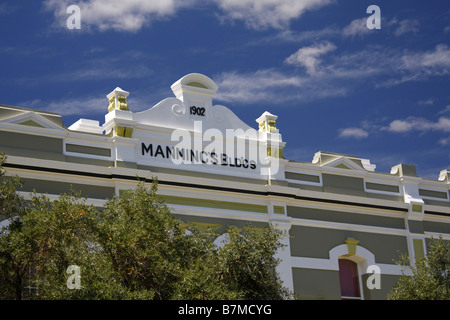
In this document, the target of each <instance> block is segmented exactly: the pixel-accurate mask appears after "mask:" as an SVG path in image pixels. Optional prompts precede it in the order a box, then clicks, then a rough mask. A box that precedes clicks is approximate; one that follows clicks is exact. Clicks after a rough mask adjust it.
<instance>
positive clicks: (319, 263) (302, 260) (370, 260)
mask: <svg viewBox="0 0 450 320" xmlns="http://www.w3.org/2000/svg"><path fill="white" fill-rule="evenodd" d="M345 254H348V247H347V245H346V244H341V245H338V246H336V247H334V248H333V249H331V250H330V251H329V258H328V259H325V258H306V257H295V256H292V257H291V265H292V268H303V269H315V270H327V271H339V262H338V259H339V257H340V256H342V255H345ZM356 255H357V256H359V257H362V258H364V259H366V262H365V263H364V265H366V266H365V268H366V269H367V267H368V266H370V265H377V266H378V267H380V270H381V274H384V275H396V276H398V275H402V268H401V267H400V266H398V265H396V264H386V263H376V261H375V255H374V254H373V253H372V252H370V251H369V250H367V249H365V248H363V247H361V246H359V245H358V246H356ZM355 258H356V259H358V257H354V259H355ZM350 260H352V259H350ZM355 262H356V261H355ZM359 262H362V260H359ZM364 271H365V270H364ZM364 273H366V272H364Z"/></svg>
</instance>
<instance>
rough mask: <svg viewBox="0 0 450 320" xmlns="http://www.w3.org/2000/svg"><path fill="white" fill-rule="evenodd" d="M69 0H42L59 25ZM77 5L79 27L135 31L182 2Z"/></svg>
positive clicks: (88, 0)
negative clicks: (79, 15) (79, 16)
mask: <svg viewBox="0 0 450 320" xmlns="http://www.w3.org/2000/svg"><path fill="white" fill-rule="evenodd" d="M71 4H74V3H73V1H70V0H46V1H45V7H46V9H48V10H52V11H54V13H55V16H56V17H57V20H58V23H59V24H60V25H64V26H65V25H66V20H67V18H68V17H69V15H68V14H67V12H66V10H67V7H68V6H69V5H71ZM76 5H78V6H79V7H80V9H81V24H82V25H81V28H82V29H83V27H85V26H95V27H97V28H98V29H99V30H100V31H104V30H109V29H113V30H116V31H131V32H133V31H137V30H139V29H141V28H142V27H143V26H145V25H147V24H149V23H150V22H151V21H152V20H153V19H157V18H164V17H168V16H171V15H173V14H174V13H175V12H176V10H177V9H178V7H180V6H181V5H182V1H181V0H127V1H123V0H84V1H80V2H78V3H76Z"/></svg>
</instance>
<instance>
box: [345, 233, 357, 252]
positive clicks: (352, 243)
mask: <svg viewBox="0 0 450 320" xmlns="http://www.w3.org/2000/svg"><path fill="white" fill-rule="evenodd" d="M344 242H345V243H346V244H347V247H348V255H349V256H352V255H355V254H356V246H357V245H358V243H359V240H356V239H355V238H351V237H349V238H347V239H346V240H345V241H344Z"/></svg>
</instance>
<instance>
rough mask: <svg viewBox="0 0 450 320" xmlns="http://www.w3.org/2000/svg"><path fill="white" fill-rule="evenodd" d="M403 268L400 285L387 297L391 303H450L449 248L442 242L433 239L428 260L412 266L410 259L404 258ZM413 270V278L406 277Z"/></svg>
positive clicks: (402, 256) (404, 256)
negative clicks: (408, 301) (392, 301)
mask: <svg viewBox="0 0 450 320" xmlns="http://www.w3.org/2000/svg"><path fill="white" fill-rule="evenodd" d="M398 264H399V265H400V266H402V268H403V270H404V271H403V274H402V275H401V276H400V279H399V281H398V282H397V284H396V285H395V286H394V287H393V288H392V290H391V292H390V293H389V295H388V299H389V300H450V273H449V272H450V244H449V243H448V242H445V241H444V240H443V239H442V238H440V239H432V240H431V241H430V242H429V245H428V248H427V257H426V258H423V259H420V260H419V261H416V264H415V265H414V266H410V265H409V264H410V263H409V258H408V256H406V255H404V254H403V255H401V257H400V261H399V262H398ZM405 270H410V271H411V275H406V272H405Z"/></svg>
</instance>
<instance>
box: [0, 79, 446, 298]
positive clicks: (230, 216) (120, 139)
mask: <svg viewBox="0 0 450 320" xmlns="http://www.w3.org/2000/svg"><path fill="white" fill-rule="evenodd" d="M171 88H172V91H173V93H174V95H175V96H174V97H170V98H167V99H164V100H162V101H161V102H159V103H158V104H156V105H155V106H154V107H152V108H150V109H148V110H145V111H142V112H133V111H132V110H130V107H129V106H128V102H127V97H128V95H129V93H128V92H126V91H124V90H122V89H120V88H116V89H115V90H113V91H112V92H111V93H110V94H108V95H107V101H105V113H106V115H105V122H104V124H102V125H100V123H99V122H98V121H93V120H88V119H80V120H79V121H77V122H76V123H74V124H73V125H71V126H70V127H69V128H66V127H65V126H64V125H63V122H62V118H61V116H60V115H58V114H55V113H50V112H44V111H38V110H30V109H24V108H17V107H10V106H4V105H0V151H1V152H4V153H6V155H7V156H8V161H7V163H6V164H5V167H6V169H7V172H8V175H18V176H20V177H21V178H22V179H23V181H24V182H25V184H24V189H23V191H21V192H22V193H23V194H24V196H25V197H27V196H28V194H29V192H31V191H33V190H36V191H37V192H38V193H44V194H48V196H49V197H50V198H52V197H54V198H56V197H57V196H58V195H59V194H60V193H64V192H69V191H70V188H71V187H73V188H75V189H78V190H81V191H82V192H83V195H85V196H87V197H88V199H89V202H91V203H93V204H95V205H97V206H102V205H103V204H104V202H105V199H107V198H110V197H112V196H113V195H114V194H118V193H119V192H120V190H126V189H130V188H134V187H135V185H136V177H139V178H140V179H141V180H145V181H149V182H150V181H152V179H153V178H154V177H157V178H158V181H159V191H158V192H159V194H160V195H161V196H163V197H164V198H165V200H166V202H167V203H168V204H169V206H170V207H171V208H172V210H173V213H174V215H175V216H177V217H179V218H180V219H182V220H184V221H186V222H188V221H189V222H198V223H206V224H211V225H214V226H216V227H217V228H218V229H219V230H220V231H221V233H222V234H223V235H222V236H221V237H220V239H217V243H218V245H220V243H221V241H222V240H224V239H226V229H227V226H230V225H235V226H238V227H244V226H245V225H246V223H247V222H250V223H251V224H252V226H254V227H262V226H265V225H267V224H269V223H271V224H273V225H275V226H276V227H277V228H279V229H281V230H282V231H283V232H284V234H285V235H286V236H285V237H284V238H283V241H284V243H285V245H286V247H285V248H284V249H283V250H280V252H279V253H278V256H279V258H280V259H281V263H280V266H279V273H280V276H281V278H282V279H283V281H284V284H285V286H286V287H287V288H289V289H291V290H292V291H294V293H295V294H296V296H297V297H298V298H300V299H341V298H348V299H385V298H386V295H387V293H388V292H389V291H390V289H391V287H392V285H394V284H395V283H396V281H397V280H398V277H399V275H400V274H401V270H400V268H399V267H398V266H397V265H396V264H395V263H394V260H398V258H399V251H402V252H405V253H407V254H409V256H410V257H411V258H412V261H415V259H417V258H420V257H423V256H424V255H426V242H427V241H429V240H430V239H431V238H432V237H434V238H437V237H439V236H442V237H443V238H444V239H446V240H450V200H449V196H450V192H449V191H450V171H449V170H443V171H441V172H440V175H439V178H438V179H437V180H430V179H424V178H420V177H417V174H416V168H415V167H414V166H411V165H405V164H399V165H396V166H394V167H393V168H392V170H391V172H390V173H382V172H376V171H375V165H373V164H371V163H370V161H369V160H366V159H360V158H359V157H357V156H351V155H344V154H336V153H329V152H317V153H316V154H315V155H314V157H313V160H312V162H311V163H308V162H300V161H295V160H289V159H285V158H284V157H283V149H284V148H285V147H286V146H285V143H284V142H283V139H282V136H281V134H280V130H279V129H278V128H277V127H276V120H277V117H276V116H274V115H272V114H271V113H269V112H265V113H264V114H262V115H261V116H260V117H258V118H257V119H256V122H257V123H255V126H254V127H255V128H253V127H252V126H249V125H247V124H245V123H244V122H242V121H241V120H240V119H239V118H238V117H237V116H236V115H235V114H234V113H233V112H232V111H231V110H230V109H228V108H226V107H224V106H220V105H213V96H214V94H215V93H216V91H217V90H218V87H217V85H216V84H215V83H214V81H212V80H211V79H210V78H208V77H206V76H204V75H201V74H188V75H186V76H184V77H183V78H181V79H180V80H178V81H177V82H175V83H174V84H173V85H172V87H171ZM108 104H109V106H108V107H107V108H106V105H108ZM374 275H377V276H378V275H379V281H378V282H377V281H375V280H376V278H373V277H372V276H374ZM374 279H375V280H374ZM367 280H369V281H367ZM372 280H373V281H372ZM368 283H369V284H368ZM370 284H372V285H370Z"/></svg>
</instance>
